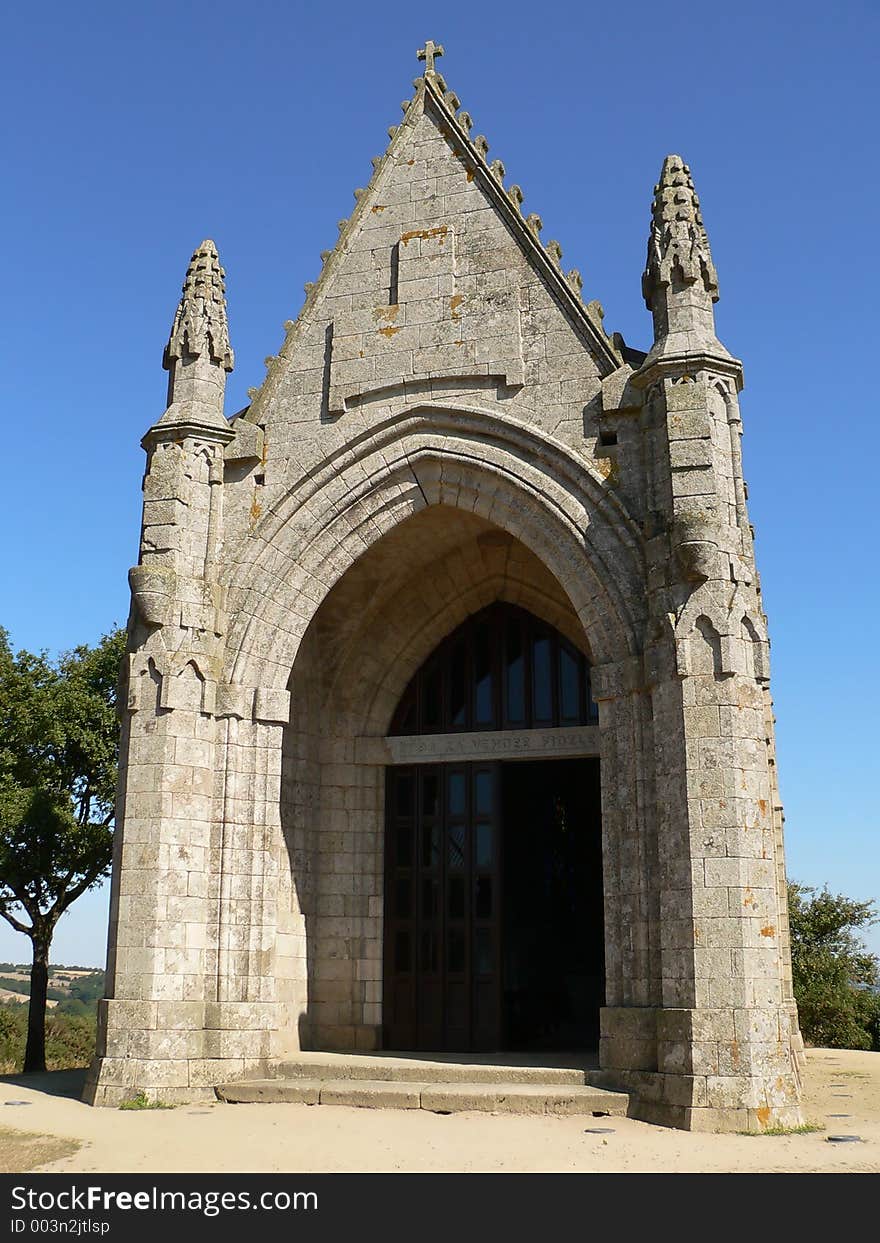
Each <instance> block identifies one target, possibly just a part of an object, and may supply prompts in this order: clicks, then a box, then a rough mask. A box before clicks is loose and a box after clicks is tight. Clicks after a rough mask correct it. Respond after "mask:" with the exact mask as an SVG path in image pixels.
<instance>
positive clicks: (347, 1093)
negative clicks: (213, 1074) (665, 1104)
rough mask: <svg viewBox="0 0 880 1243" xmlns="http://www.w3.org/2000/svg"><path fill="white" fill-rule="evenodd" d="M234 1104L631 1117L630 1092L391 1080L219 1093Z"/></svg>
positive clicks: (253, 1086)
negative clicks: (628, 1114) (628, 1093)
mask: <svg viewBox="0 0 880 1243" xmlns="http://www.w3.org/2000/svg"><path fill="white" fill-rule="evenodd" d="M215 1090H216V1093H217V1096H218V1097H219V1098H220V1100H222V1101H226V1102H228V1103H229V1104H242V1105H244V1104H299V1105H350V1106H356V1107H359V1108H362V1109H426V1110H430V1111H432V1112H433V1113H462V1112H464V1111H467V1110H479V1111H480V1112H483V1113H506V1114H557V1115H570V1114H580V1115H584V1114H591V1115H616V1116H621V1115H624V1114H626V1111H627V1106H628V1104H629V1097H628V1096H627V1095H626V1093H625V1092H610V1091H608V1090H606V1089H604V1088H594V1087H587V1086H585V1085H583V1084H581V1085H577V1084H568V1085H553V1084H546V1083H513V1082H511V1081H509V1080H505V1081H499V1082H488V1083H487V1082H482V1083H474V1082H466V1081H461V1082H454V1083H438V1082H432V1083H418V1082H412V1081H401V1080H391V1079H360V1078H356V1077H351V1078H348V1079H306V1078H294V1079H255V1080H252V1081H250V1082H244V1083H230V1084H224V1085H223V1086H221V1087H218V1088H216V1089H215Z"/></svg>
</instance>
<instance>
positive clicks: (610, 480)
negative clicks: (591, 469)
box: [596, 457, 620, 487]
mask: <svg viewBox="0 0 880 1243" xmlns="http://www.w3.org/2000/svg"><path fill="white" fill-rule="evenodd" d="M596 469H597V470H598V472H599V474H600V475H601V476H602V478H603V479H604V480H605V482H606V483H607V484H610V485H611V487H614V485H615V484H616V483H617V480H618V478H619V474H620V471H619V467H618V465H617V462H615V461H612V459H611V458H607V457H604V458H597V459H596Z"/></svg>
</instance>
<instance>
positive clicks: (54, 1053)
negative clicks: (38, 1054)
mask: <svg viewBox="0 0 880 1243" xmlns="http://www.w3.org/2000/svg"><path fill="white" fill-rule="evenodd" d="M27 1009H28V1008H27V1006H26V1005H19V1004H18V1003H16V1002H8V1003H6V1004H4V1005H0V1073H2V1074H6V1075H9V1074H17V1073H19V1072H20V1071H21V1068H22V1066H23V1065H24V1046H25V1041H26V1039H27ZM59 1009H60V1007H59ZM94 1053H95V1017H94V1015H93V1014H85V1015H74V1014H64V1013H58V1010H50V1011H49V1013H48V1015H47V1017H46V1069H47V1070H69V1069H70V1068H72V1067H77V1066H88V1064H89V1062H90V1061H91V1060H92V1058H93V1057H94Z"/></svg>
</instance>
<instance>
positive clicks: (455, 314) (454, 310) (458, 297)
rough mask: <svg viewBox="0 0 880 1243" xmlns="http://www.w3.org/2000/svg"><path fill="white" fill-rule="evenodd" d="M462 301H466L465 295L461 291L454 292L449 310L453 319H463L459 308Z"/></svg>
mask: <svg viewBox="0 0 880 1243" xmlns="http://www.w3.org/2000/svg"><path fill="white" fill-rule="evenodd" d="M462 302H464V295H463V294H460V293H454V294H453V295H452V297H451V298H450V299H449V312H450V314H451V316H452V318H453V319H461V312H460V311H459V309H458V308H459V307H460V306H461V304H462Z"/></svg>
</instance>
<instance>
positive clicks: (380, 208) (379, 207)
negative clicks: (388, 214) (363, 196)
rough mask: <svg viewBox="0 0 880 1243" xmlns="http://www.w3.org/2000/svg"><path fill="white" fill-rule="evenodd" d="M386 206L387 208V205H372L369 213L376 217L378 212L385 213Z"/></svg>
mask: <svg viewBox="0 0 880 1243" xmlns="http://www.w3.org/2000/svg"><path fill="white" fill-rule="evenodd" d="M387 206H388V204H387V203H376V204H374V206H373V207H371V208H370V211H371V212H372V213H373V215H374V216H378V214H379V212H383V211H385V209H386V207H387Z"/></svg>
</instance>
